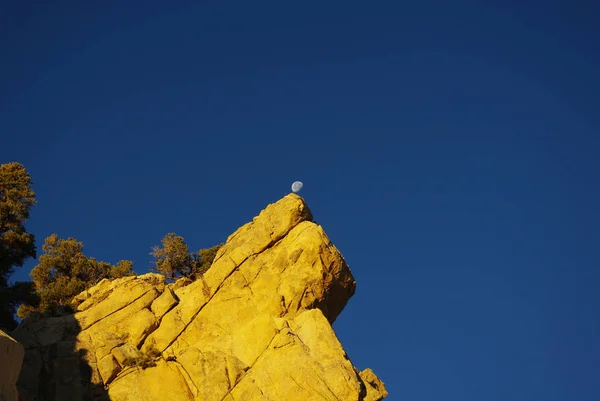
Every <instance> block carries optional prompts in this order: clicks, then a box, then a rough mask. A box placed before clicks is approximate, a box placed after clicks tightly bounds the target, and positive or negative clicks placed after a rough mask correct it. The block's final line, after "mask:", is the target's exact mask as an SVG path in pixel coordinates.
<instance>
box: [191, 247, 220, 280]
mask: <svg viewBox="0 0 600 401" xmlns="http://www.w3.org/2000/svg"><path fill="white" fill-rule="evenodd" d="M222 246H223V244H219V245H215V246H213V247H211V248H206V249H200V250H199V251H198V257H197V259H198V263H197V265H196V269H195V271H194V272H193V274H192V275H193V276H194V277H198V276H201V275H203V274H204V273H206V271H207V270H208V269H209V268H210V266H211V265H212V263H213V261H214V260H215V257H216V256H217V252H218V251H219V249H221V247H222Z"/></svg>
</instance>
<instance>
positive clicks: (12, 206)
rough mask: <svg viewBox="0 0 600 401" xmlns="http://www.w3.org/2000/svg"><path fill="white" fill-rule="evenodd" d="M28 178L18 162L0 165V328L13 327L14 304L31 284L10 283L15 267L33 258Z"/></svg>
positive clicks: (31, 197)
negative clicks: (27, 226) (29, 222)
mask: <svg viewBox="0 0 600 401" xmlns="http://www.w3.org/2000/svg"><path fill="white" fill-rule="evenodd" d="M31 185H32V181H31V177H30V176H29V173H28V172H27V170H25V167H23V165H21V164H20V163H7V164H2V165H0V328H3V329H5V330H11V329H12V328H14V327H15V326H16V321H15V320H14V317H13V315H14V312H15V309H16V307H17V305H18V304H19V303H21V302H23V301H25V300H28V299H29V298H30V297H31V291H30V290H31V287H30V286H28V285H27V284H23V283H15V284H13V285H9V283H8V279H9V277H10V276H11V275H12V273H13V272H14V267H21V266H23V263H24V262H25V260H27V259H28V258H35V256H36V252H35V238H34V236H33V235H32V234H30V233H28V232H27V230H26V229H25V222H26V221H27V219H28V218H29V211H30V209H31V208H32V207H33V206H34V205H35V193H34V192H33V190H32V189H31Z"/></svg>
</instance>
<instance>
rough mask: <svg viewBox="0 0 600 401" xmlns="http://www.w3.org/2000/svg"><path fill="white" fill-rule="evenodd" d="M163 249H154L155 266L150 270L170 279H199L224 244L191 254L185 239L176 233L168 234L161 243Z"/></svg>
mask: <svg viewBox="0 0 600 401" xmlns="http://www.w3.org/2000/svg"><path fill="white" fill-rule="evenodd" d="M161 243H162V247H158V246H155V247H153V248H152V252H151V253H150V255H152V256H154V259H155V261H154V266H151V267H150V270H153V271H156V272H159V273H161V274H164V275H165V276H166V277H167V278H169V279H175V278H176V277H194V278H196V277H198V276H201V275H202V274H204V273H205V272H206V270H208V268H209V267H210V266H211V264H212V262H213V260H214V258H215V255H216V254H217V251H218V250H219V248H220V247H221V246H222V244H220V245H217V246H214V247H212V248H208V249H201V250H200V251H198V252H197V253H190V252H189V249H188V246H187V244H186V243H185V240H184V239H183V237H181V236H179V235H176V234H175V233H169V234H167V235H166V236H165V237H164V238H163V239H162V241H161Z"/></svg>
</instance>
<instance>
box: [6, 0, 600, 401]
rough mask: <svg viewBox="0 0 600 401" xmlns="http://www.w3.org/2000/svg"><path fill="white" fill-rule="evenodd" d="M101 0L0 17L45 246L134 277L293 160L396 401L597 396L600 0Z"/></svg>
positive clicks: (250, 197)
mask: <svg viewBox="0 0 600 401" xmlns="http://www.w3.org/2000/svg"><path fill="white" fill-rule="evenodd" d="M51 3H52V4H51ZM89 3H90V2H75V1H72V2H64V1H63V2H41V1H38V2H35V1H32V2H16V1H15V2H11V4H9V5H6V4H4V5H3V11H2V13H1V14H0V46H1V49H2V55H3V57H2V58H3V62H2V63H0V162H2V163H4V162H8V161H19V162H21V163H23V164H24V165H25V167H26V168H27V169H28V170H29V171H30V173H31V175H32V177H33V180H34V182H35V184H34V189H35V191H36V194H37V198H38V205H37V206H36V207H35V209H34V210H33V211H32V215H31V219H30V222H29V223H28V227H29V229H30V231H32V232H33V233H34V234H35V235H36V236H37V242H38V245H41V244H42V243H43V240H44V238H45V237H46V236H48V235H50V234H51V233H54V232H56V233H57V234H59V236H62V237H70V236H72V237H75V238H77V239H78V240H80V241H83V242H84V244H85V252H86V254H87V255H88V256H94V257H96V258H98V259H101V260H105V261H109V262H116V261H117V260H119V259H130V260H133V261H134V267H135V269H136V271H137V272H138V273H143V272H146V271H147V268H148V266H149V264H150V260H151V257H150V256H149V255H148V253H149V252H150V248H151V247H152V246H153V245H156V244H158V243H159V242H160V239H161V238H162V237H163V236H164V235H165V234H166V233H167V232H171V231H174V232H176V233H177V234H179V235H182V236H183V237H184V238H185V239H186V241H187V243H188V244H189V246H190V247H191V248H192V249H199V248H205V247H208V246H211V245H214V244H216V243H219V242H222V241H223V240H224V239H225V238H226V237H227V235H229V234H230V233H231V232H233V231H234V230H235V229H236V228H237V227H239V226H240V225H242V224H244V223H246V222H247V221H249V220H251V218H252V217H253V216H254V215H256V214H258V212H260V210H261V209H263V208H264V207H265V206H266V205H267V204H269V203H271V202H274V201H276V200H278V199H279V198H281V197H282V196H284V195H285V194H286V193H288V192H289V191H290V189H289V188H290V185H291V183H292V182H293V181H294V180H302V181H303V182H304V183H305V187H304V189H303V190H302V192H301V193H300V194H301V195H302V196H303V197H304V198H305V199H306V201H307V203H308V205H309V206H310V208H311V209H312V211H313V214H314V215H315V218H316V220H317V222H318V223H319V224H321V225H322V226H323V227H324V229H325V231H326V232H327V233H328V235H329V236H330V237H331V239H332V241H333V242H334V244H335V245H336V246H337V247H338V248H339V249H340V250H341V252H342V253H343V254H344V256H345V258H346V260H347V261H348V263H349V264H350V266H351V269H352V272H353V274H354V275H355V277H356V279H357V282H358V286H357V292H356V294H355V296H354V297H353V298H352V299H351V301H350V302H349V304H348V305H347V307H346V309H345V310H344V311H343V312H342V315H341V316H340V317H339V318H338V320H337V321H336V323H335V324H334V328H335V330H336V332H337V334H338V336H339V338H340V340H341V342H342V344H343V345H344V347H345V349H346V350H347V352H348V355H349V357H350V358H351V360H352V361H353V363H354V364H355V365H356V366H357V367H358V368H359V369H361V370H362V369H364V368H366V367H371V368H373V370H374V371H375V372H376V373H377V374H378V375H379V376H380V377H381V378H382V380H384V382H385V383H386V385H387V388H388V390H389V392H390V396H389V398H388V399H389V400H419V401H439V400H444V401H455V400H456V401H458V400H460V401H481V400H485V401H496V400H497V401H505V400H511V401H521V400H522V401H530V400H544V401H555V400H556V401H558V400H560V401H572V400H576V401H591V400H597V397H598V394H600V379H599V377H600V315H599V313H598V310H599V306H600V292H599V291H598V288H599V286H600V271H599V263H598V262H599V259H600V258H599V257H598V244H599V241H600V235H599V234H598V228H597V227H598V226H599V225H600V215H599V213H598V205H599V204H600V189H599V186H598V178H597V177H598V172H599V171H600V165H599V164H600V162H598V156H597V155H598V151H599V150H600V147H599V145H600V138H599V135H598V132H599V127H600V79H599V76H598V71H600V33H599V30H600V29H599V28H598V24H597V21H598V18H599V17H600V6H599V5H598V3H597V2H595V1H592V0H589V1H573V2H554V1H544V2H541V1H530V2H516V1H501V2H500V1H494V2H492V1H488V2H476V1H462V0H458V1H454V2H445V1H422V2H412V3H409V2H385V1H382V2H353V1H344V2H333V1H332V2H313V1H305V2H281V1H278V2H274V1H261V2H248V1H244V2H241V1H229V2H227V1H221V2H216V1H197V2H186V1H179V2H176V3H177V5H176V6H175V5H166V4H167V2H135V1H131V2H127V5H123V4H124V3H123V2H98V3H97V5H91V4H89ZM100 3H102V4H100ZM173 3H175V2H173ZM482 3H486V4H482ZM523 3H527V5H523ZM34 265H35V262H34V261H30V263H28V264H27V266H26V267H25V268H24V269H22V270H20V271H19V273H18V274H16V275H15V276H14V279H15V280H19V279H26V278H27V274H28V270H29V269H30V268H32V267H33V266H34Z"/></svg>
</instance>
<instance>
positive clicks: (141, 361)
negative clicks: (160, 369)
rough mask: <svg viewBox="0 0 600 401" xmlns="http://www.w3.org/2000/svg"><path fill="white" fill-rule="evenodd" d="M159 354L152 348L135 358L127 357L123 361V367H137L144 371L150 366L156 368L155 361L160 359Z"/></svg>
mask: <svg viewBox="0 0 600 401" xmlns="http://www.w3.org/2000/svg"><path fill="white" fill-rule="evenodd" d="M161 354H162V353H161V352H160V351H159V350H158V349H156V348H154V347H152V348H150V349H148V351H146V352H142V353H140V354H139V355H138V356H137V357H129V358H126V359H125V360H124V361H123V364H124V365H125V366H137V367H140V368H142V369H146V368H149V367H152V366H156V360H157V359H158V358H160V356H161Z"/></svg>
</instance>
